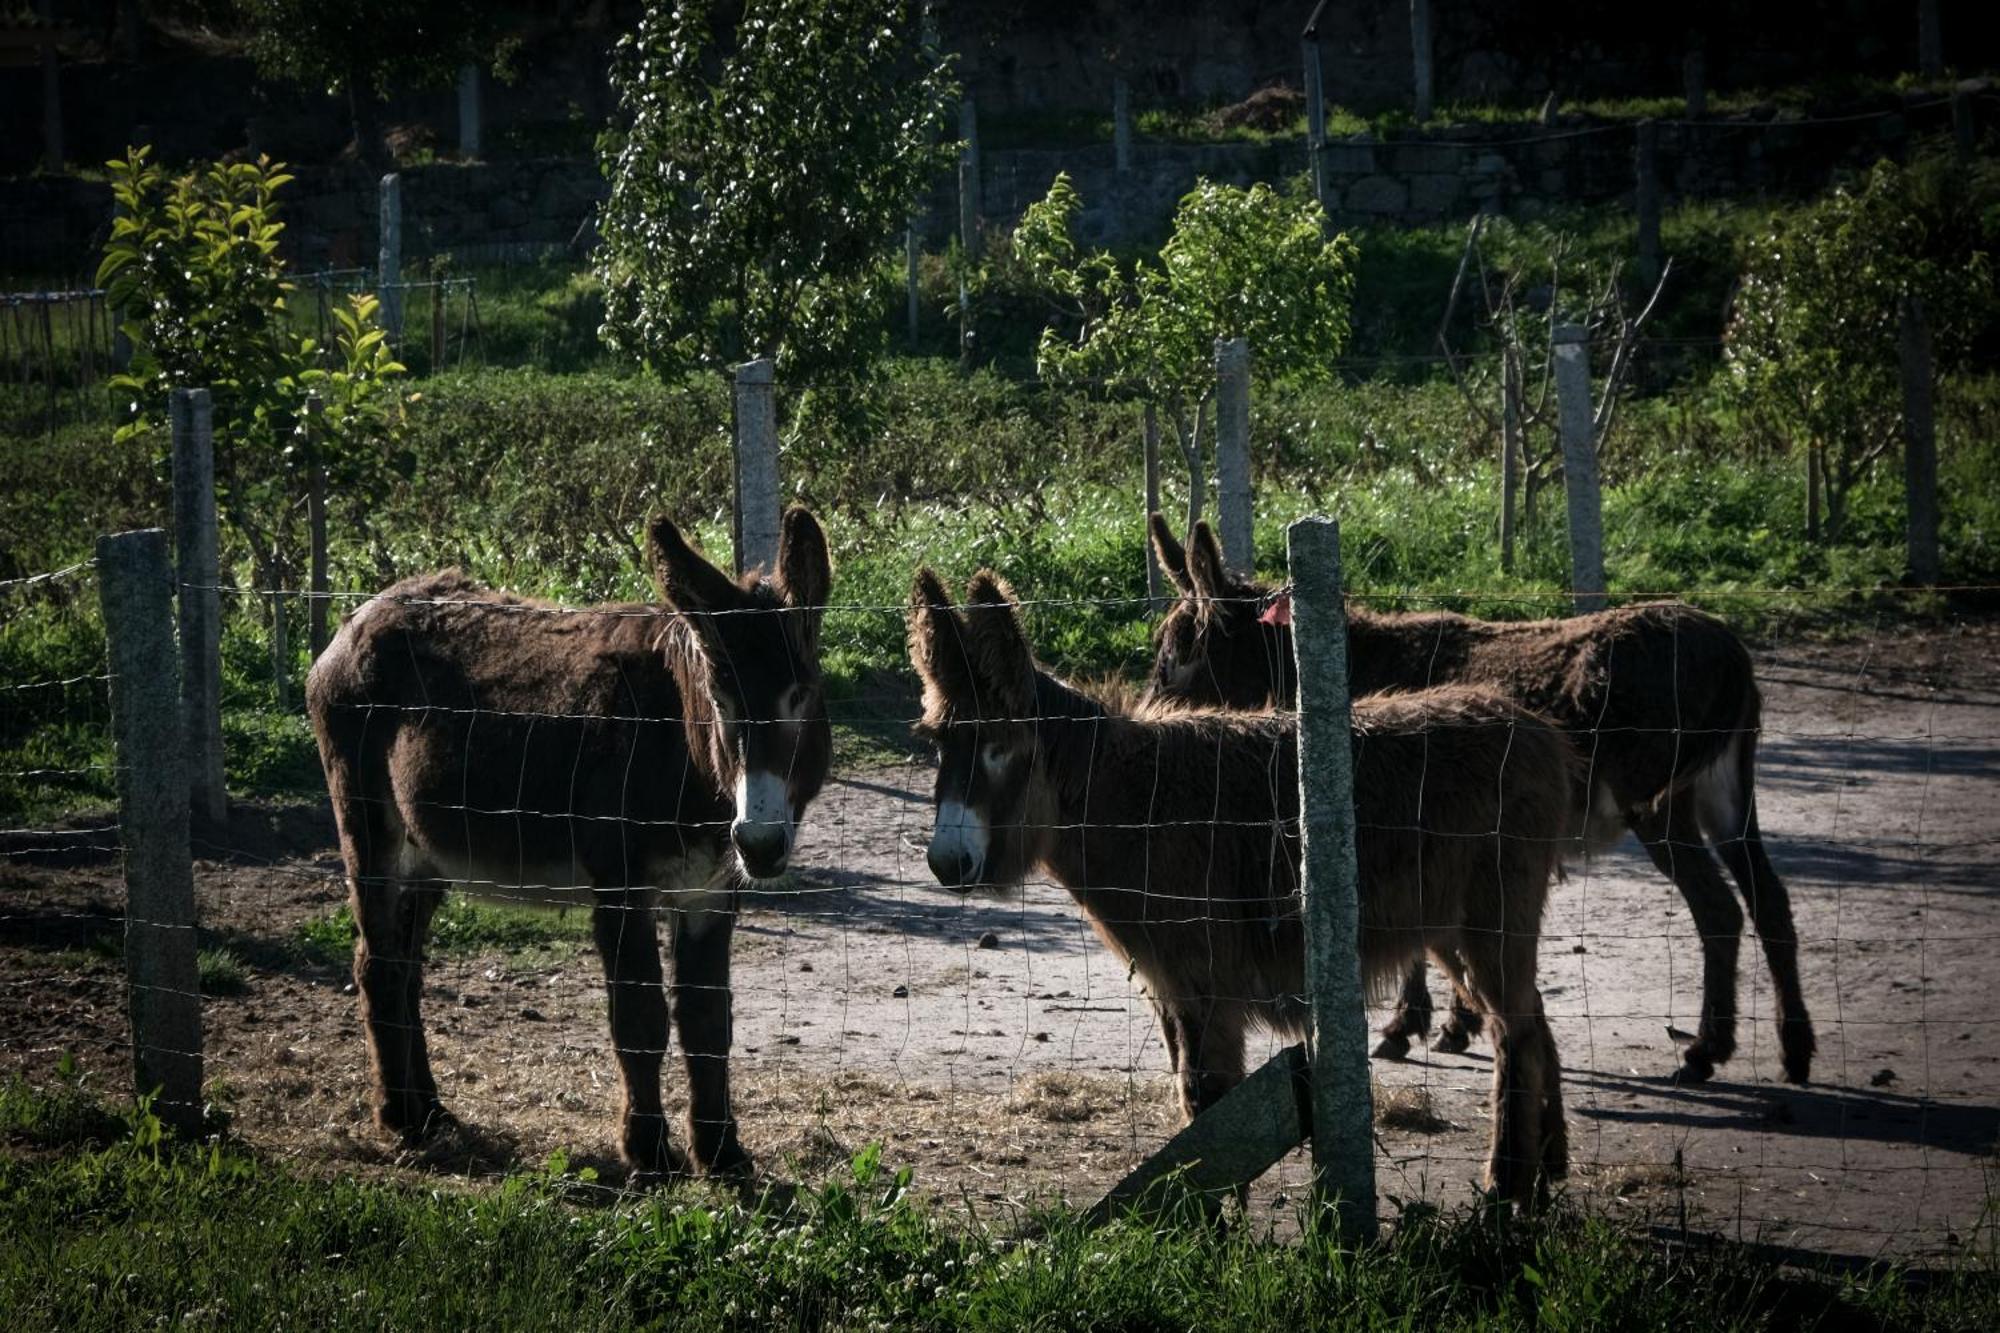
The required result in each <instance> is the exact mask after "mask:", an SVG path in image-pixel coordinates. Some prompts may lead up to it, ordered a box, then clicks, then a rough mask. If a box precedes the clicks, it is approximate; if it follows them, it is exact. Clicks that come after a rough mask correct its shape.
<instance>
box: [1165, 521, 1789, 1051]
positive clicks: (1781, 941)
mask: <svg viewBox="0 0 2000 1333" xmlns="http://www.w3.org/2000/svg"><path fill="white" fill-rule="evenodd" d="M1152 538H1153V551H1154V554H1155V556H1156V557H1157V558H1158V560H1159V562H1160V565H1161V567H1162V568H1163V569H1164V570H1165V571H1166V572H1167V575H1168V577H1170V578H1171V579H1172V580H1173V581H1174V583H1175V585H1176V586H1177V587H1178V588H1179V589H1180V591H1181V597H1180V599H1179V600H1178V601H1177V602H1176V603H1175V605H1174V607H1173V609H1172V610H1171V611H1169V612H1168V614H1167V617H1166V619H1165V620H1164V621H1163V622H1162V623H1161V624H1160V626H1159V628H1158V629H1157V631H1155V635H1154V640H1155V644H1156V647H1157V656H1156V658H1155V661H1154V664H1153V679H1152V684H1151V685H1150V686H1149V688H1148V693H1149V694H1150V695H1151V696H1153V697H1157V698H1163V699H1179V700H1184V701H1187V702H1191V703H1197V704H1207V705H1226V706H1230V707H1237V708H1265V707H1269V706H1271V705H1272V704H1289V703H1290V702H1291V700H1292V699H1293V697H1294V696H1295V694H1296V691H1297V682H1296V681H1295V680H1294V679H1293V673H1294V665H1293V661H1292V631H1291V627H1290V625H1289V624H1288V623H1286V620H1287V617H1286V616H1285V614H1284V612H1285V611H1286V610H1287V609H1288V608H1289V601H1288V600H1286V599H1285V598H1284V595H1283V594H1282V593H1279V592H1277V591H1275V590H1273V589H1272V588H1270V587H1268V586H1267V585H1264V584H1260V583H1254V582H1249V581H1246V580H1243V579H1239V578H1236V577H1234V576H1233V575H1231V574H1229V573H1228V572H1227V571H1226V570H1225V569H1224V567H1223V563H1222V553H1221V551H1220V549H1219V548H1218V546H1217V544H1216V541H1215V536H1214V534H1213V533H1212V532H1211V531H1210V530H1209V528H1208V525H1207V524H1205V523H1198V524H1196V525H1195V529H1194V532H1193V533H1192V535H1191V536H1190V538H1189V541H1188V545H1187V548H1186V549H1185V550H1183V549H1182V547H1181V546H1180V544H1179V543H1178V542H1176V541H1175V540H1174V537H1173V532H1172V530H1171V529H1169V528H1168V527H1167V525H1166V522H1165V521H1164V520H1163V519H1162V518H1161V517H1160V515H1158V514H1154V515H1153V518H1152ZM1347 615H1348V639H1347V643H1348V649H1347V651H1348V684H1349V688H1350V689H1351V690H1352V691H1353V692H1354V694H1355V695H1356V696H1357V697H1359V696H1361V695H1364V694H1367V693H1369V692H1371V691H1374V690H1382V689H1416V688H1421V687H1423V686H1426V685H1432V684H1437V683H1441V682H1446V681H1467V682H1474V683H1479V684H1484V685H1491V686H1494V687H1496V688H1498V689H1501V690H1504V691H1505V692H1506V693H1507V694H1508V695H1509V696H1511V697H1512V698H1514V699H1515V700H1517V701H1518V702H1520V703H1523V704H1525V705H1527V706H1528V707H1529V708H1532V709H1534V710H1536V711H1537V712H1539V713H1542V714H1543V715H1545V716H1547V717H1548V718H1549V719H1550V720H1552V721H1553V722H1555V723H1556V724H1557V725H1558V726H1560V727H1562V728H1563V729H1564V730H1565V731H1567V732H1568V733H1569V735H1570V738H1571V739H1572V740H1573V741H1574V742H1575V743H1576V746H1577V748H1578V750H1579V751H1580V752H1581V755H1582V758H1583V760H1584V769H1583V773H1584V775H1585V776H1584V779H1583V780H1582V781H1581V782H1580V783H1579V785H1578V790H1577V794H1576V799H1577V814H1576V815H1575V816H1573V820H1574V822H1573V823H1572V824H1571V829H1572V831H1573V832H1576V833H1579V834H1581V835H1582V836H1583V837H1584V838H1586V839H1587V840H1588V841H1589V842H1590V843H1591V844H1594V845H1601V844H1603V843H1606V842H1609V841H1612V840H1615V839H1616V838H1617V837H1619V836H1620V835H1622V834H1623V833H1624V831H1625V830H1626V829H1627V828H1630V829H1631V830H1632V832H1634V833H1635V834H1637V835H1638V837H1639V841H1640V843H1641V844H1643V845H1644V846H1645V848H1646V851H1647V853H1648V854H1649V855H1650V856H1651V857H1652V858H1653V863H1654V864H1655V865H1656V866H1658V867H1659V869H1660V871H1661V873H1663V874H1665V875H1666V876H1667V877H1668V878H1670V879H1671V880H1673V882H1674V884H1675V886H1676V887H1678V888H1679V889H1680V891H1681V896H1682V897H1684V898H1686V899H1687V904H1688V910H1689V911H1690V912H1691V913H1693V915H1694V922H1695V929H1696V930H1697V931H1699V932H1700V935H1701V941H1702V962H1703V984H1702V1005H1701V1024H1700V1031H1699V1032H1697V1033H1696V1035H1695V1040H1694V1042H1693V1043H1692V1044H1691V1045H1690V1046H1689V1047H1688V1048H1687V1051H1686V1053H1685V1055H1684V1056H1683V1057H1682V1064H1681V1068H1680V1071H1679V1074H1678V1077H1679V1078H1681V1079H1683V1080H1687V1081H1691V1082H1696V1081H1700V1080H1702V1079H1706V1078H1708V1077H1709V1076H1710V1075H1711V1074H1713V1073H1714V1072H1715V1066H1716V1065H1718V1064H1721V1063H1722V1062H1723V1061H1724V1060H1727V1059H1728V1058H1729V1057H1730V1055H1731V1054H1732V1053H1733V1052H1734V1051H1735V1049H1736V955H1737V949H1738V947H1739V941H1740V940H1741V937H1742V934H1743V910H1742V908H1740V907H1738V906H1737V904H1736V899H1735V898H1734V896H1732V895H1731V893H1730V891H1729V886H1728V884H1727V883H1726V882H1725V881H1724V880H1723V878H1722V875H1721V874H1720V873H1719V872H1718V871H1717V870H1716V867H1715V860H1714V856H1720V857H1721V858H1722V861H1723V864H1724V865H1726V866H1728V867H1729V872H1730V874H1731V875H1732V876H1734V878H1735V880H1736V886H1737V888H1738V889H1739V890H1740V891H1741V893H1742V895H1743V899H1744V901H1745V902H1747V903H1748V904H1749V907H1750V915H1751V919H1752V920H1753V921H1754V922H1755V923H1756V926H1757V934H1758V936H1759V938H1761V939H1762V940H1763V942H1764V956H1765V959H1766V960H1767V961H1768V962H1769V964H1770V968H1771V980H1772V983H1773V985H1774V986H1775V987H1776V989H1777V996H1778V1039H1779V1045H1780V1048H1781V1050H1782V1053H1783V1057H1784V1069H1785V1077H1786V1078H1787V1079H1789V1080H1791V1081H1792V1082H1794V1083H1803V1082H1805V1081H1806V1079H1807V1078H1808V1076H1809V1075H1810V1073H1811V1070H1812V1057H1813V1049H1814V1041H1813V1029H1812V1019H1811V1018H1810V1017H1808V1016H1807V1014H1806V1004H1805V997H1804V996H1803V995H1802V994H1801V993H1800V989H1799V965H1798V937H1797V934H1796V932H1795V931H1794V929H1793V926H1792V903H1791V897H1790V895H1789V894H1788V893H1787V892H1786V891H1785V884H1784V881H1783V880H1781V879H1779V878H1778V872H1777V871H1776V870H1774V869H1773V868H1772V866H1771V861H1770V858H1769V857H1767V856H1766V855H1765V854H1764V840H1763V836H1762V834H1761V833H1760V832H1759V830H1758V827H1757V787H1756V780H1757V734H1758V729H1759V726H1760V725H1761V718H1762V715H1763V704H1762V701H1761V698H1760V696H1759V695H1758V692H1757V678H1756V675H1755V673H1754V672H1753V670H1752V668H1751V664H1750V654H1749V652H1748V650H1746V649H1745V648H1744V646H1743V642H1742V640H1740V639H1738V638H1737V637H1736V635H1735V634H1734V633H1733V632H1731V630H1730V629H1729V627H1728V626H1726V625H1724V624H1723V623H1722V622H1721V621H1719V620H1717V619H1715V617H1713V616H1710V615H1705V614H1704V613H1702V612H1700V611H1697V610H1695V609H1694V608H1693V607H1690V606H1685V605H1682V604H1681V603H1678V602H1654V603H1647V604H1645V605H1640V606H1629V607H1621V608H1618V609H1615V610H1611V611H1600V612H1598V613H1596V614H1594V615H1585V616H1575V617H1571V618H1568V619H1563V620H1535V621H1524V622H1517V623H1494V622H1490V621H1483V620H1472V619H1469V618H1467V617H1465V616H1459V615H1452V614H1449V613H1446V612H1431V613H1423V614H1407V615H1385V614H1380V613H1377V612H1373V611H1369V610H1368V609H1367V608H1365V607H1363V606H1361V605H1360V604H1359V603H1356V602H1353V601H1350V602H1349V603H1348V606H1347ZM1704 839H1705V840H1704ZM1711 851H1712V852H1713V854H1714V855H1713V856H1712V855H1711ZM1430 1007H1431V1000H1430V992H1429V991H1428V990H1427V989H1426V988H1425V986H1424V971H1423V964H1422V963H1421V962H1419V963H1418V964H1417V965H1416V966H1414V967H1413V968H1411V970H1410V974H1409V976H1408V977H1407V978H1406V979H1405V986H1404V989H1403V997H1402V1001H1401V1003H1400V1004H1399V1005H1398V1007H1397V1010H1396V1016H1395V1017H1394V1019H1392V1020H1391V1021H1390V1023H1389V1025H1388V1027H1387V1028H1385V1029H1384V1030H1383V1038H1382V1044H1381V1045H1380V1046H1379V1047H1377V1048H1376V1054H1378V1055H1383V1056H1389V1057H1401V1056H1402V1055H1405V1054H1407V1053H1408V1051H1409V1047H1410V1039H1411V1037H1413V1036H1422V1035H1423V1034H1424V1033H1426V1032H1427V1031H1428V1030H1429V1027H1430ZM1477 1027H1478V1021H1477V1016H1476V1015H1472V1014H1468V1013H1467V1012H1466V1011H1465V1008H1464V1006H1463V1005H1462V1004H1461V1005H1459V1006H1457V1007H1456V1010H1455V1012H1454V1014H1453V1018H1452V1020H1451V1021H1450V1022H1448V1023H1447V1024H1446V1026H1445V1030H1444V1032H1443V1033H1442V1034H1440V1039H1439V1041H1438V1043H1437V1045H1438V1048H1439V1049H1442V1050H1463V1049H1465V1043H1466V1040H1467V1035H1468V1033H1469V1032H1470V1031H1476V1030H1477Z"/></svg>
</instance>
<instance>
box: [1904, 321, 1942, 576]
mask: <svg viewBox="0 0 2000 1333" xmlns="http://www.w3.org/2000/svg"><path fill="white" fill-rule="evenodd" d="M1902 317H1903V318H1902V336H1901V340H1900V341H1901V351H1902V362H1903V495H1904V499H1905V501H1906V503H1907V504H1908V506H1909V520H1908V541H1909V578H1910V581H1911V582H1912V583H1917V584H1921V585H1923V586H1925V587H1934V586H1936V584H1937V581H1938V577H1939V572H1940V562H1939V559H1938V498H1937V425H1936V417H1935V414H1934V412H1933V411H1932V402H1931V330H1930V323H1929V321H1928V320H1926V319H1925V318H1924V307H1923V302H1921V301H1919V300H1917V299H1916V298H1915V297H1909V296H1906V297H1904V298H1903V311H1902Z"/></svg>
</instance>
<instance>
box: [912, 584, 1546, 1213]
mask: <svg viewBox="0 0 2000 1333" xmlns="http://www.w3.org/2000/svg"><path fill="white" fill-rule="evenodd" d="M910 658H911V661H912V662H913V663H914V664H915V665H916V668H917V673H918V675H919V676H921V677H922V679H923V685H924V721H923V729H924V730H925V731H926V732H928V733H929V734H930V735H931V736H932V737H933V738H934V739H935V740H936V742H937V745H938V757H939V767H938V778H937V792H936V805H937V825H936V830H935V832H934V834H933V835H932V838H931V844H930V866H931V871H932V873H933V874H935V875H936V876H937V878H938V880H939V882H940V883H942V884H945V885H948V886H950V887H953V888H958V889H969V888H973V887H979V886H985V887H994V888H999V887H1004V886H1008V885H1013V884H1017V883H1019V882H1020V881H1021V879H1022V877H1023V876H1024V875H1026V874H1028V873H1029V872H1030V871H1031V870H1034V869H1036V868H1040V869H1041V870H1043V871H1045V872H1046V873H1047V874H1049V875H1050V876H1051V877H1053V878H1054V879H1056V880H1057V881H1059V882H1060V883H1062V884H1064V885H1065V886H1067V887H1068V889H1069V891H1070V894H1071V895H1072V896H1073V897H1074V898H1075V899H1076V901H1077V904H1078V905H1079V906H1080V907H1081V908H1082V909H1083V912H1084V915H1085V916H1086V917H1088V918H1089V920H1090V923H1091V925H1092V926H1093V927H1094V928H1095V929H1096V931H1097V933H1098V934H1099V935H1100V936H1101V937H1102V938H1103V939H1104V942H1105V943H1106V944H1107V945H1108V946H1109V947H1110V948H1111V949H1112V950H1113V951H1114V952H1116V953H1117V954H1118V955H1120V956H1121V957H1122V958H1124V959H1126V960H1128V961H1129V962H1130V963H1131V965H1132V966H1133V967H1134V968H1135V969H1136V970H1137V972H1138V974H1139V976H1140V977H1141V978H1142V979H1143V980H1144V982H1145V986H1146V990H1147V992H1148V994H1149V996H1150V997H1151V1000H1152V1003H1153V1007H1154V1010H1155V1011H1156V1012H1157V1013H1158V1015H1159V1019H1160V1030H1161V1034H1162V1036H1163V1038H1164V1040H1165V1043H1166V1048H1167V1053H1168V1057H1169V1059H1170V1060H1171V1061H1172V1064H1173V1067H1174V1071H1175V1075H1176V1079H1177V1083H1178V1087H1179V1092H1180V1099H1181V1107H1182V1109H1183V1111H1185V1112H1186V1113H1187V1115H1189V1116H1190V1117H1192V1116H1193V1115H1195V1114H1196V1113H1198V1112H1200V1111H1201V1110H1202V1109H1203V1108H1205V1107H1207V1106H1209V1105H1210V1104H1212V1103H1213V1102H1214V1101H1215V1100H1216V1099H1217V1098H1218V1097H1220V1096H1221V1095H1222V1094H1223V1093H1224V1092H1226V1091H1228V1090H1229V1089H1230V1088H1231V1087H1233V1086H1234V1085H1235V1084H1236V1083H1238V1082H1239V1081H1241V1079H1242V1077H1243V1044H1244V1035H1245V1032H1246V1029H1248V1028H1249V1027H1251V1026H1252V1025H1257V1026H1261V1027H1263V1028H1266V1029H1268V1030H1271V1031H1274V1032H1278V1033H1281V1034H1284V1035H1286V1036H1290V1037H1300V1036H1302V1035H1303V1034H1304V1031H1305V1021H1306V1009H1305V996H1304V988H1305V977H1304V972H1305V941H1304V937H1303V934H1302V930H1301V926H1300V921H1299V838H1298V809H1299V786H1298V743H1297V736H1296V730H1295V725H1294V721H1293V719H1292V718H1290V717H1285V716H1280V715H1278V714H1274V713H1268V712H1267V713H1262V714H1252V713H1235V712H1220V711H1195V710H1191V709H1187V708H1184V707H1182V706H1180V705H1175V704H1140V705H1139V706H1137V707H1136V708H1128V707H1126V706H1124V705H1121V704H1120V703H1119V702H1117V701H1116V700H1113V699H1107V698H1104V697H1101V696H1098V695H1093V694H1088V693H1085V692H1083V691H1081V690H1078V689H1076V688H1074V687H1073V686H1070V685H1068V684H1065V683H1064V682H1062V681H1060V680H1058V679H1056V678H1055V677H1054V676H1052V675H1050V674H1049V673H1048V672H1047V671H1044V670H1042V669H1041V668H1039V667H1038V666H1037V665H1036V664H1035V661H1034V657H1033V654H1032V651H1031V650H1030V648H1029V646H1028V642H1027V639H1026V638H1025V637H1024V636H1023V634H1022V631H1021V626H1020V623H1019V621H1018V620H1017V619H1016V618H1015V611H1014V606H1013V595H1012V594H1011V593H1010V592H1009V591H1008V590H1007V588H1006V587H1005V585H1004V584H1002V583H1001V582H1000V581H999V580H998V579H996V578H995V577H994V576H992V575H991V574H985V573H982V574H979V575H977V576H975V577H974V578H973V580H972V583H971V585H970V587H969V589H968V598H967V604H966V606H965V608H964V609H963V610H956V609H954V608H953V607H952V606H951V603H950V600H949V595H948V594H947V593H946V592H945V589H944V587H943V585H941V584H940V583H939V582H938V580H937V578H936V577H935V576H934V575H933V574H931V572H930V571H929V570H924V571H923V572H921V573H920V574H919V575H918V576H917V580H916V586H915V589H914V590H913V592H912V594H911V607H910ZM1354 756H1355V779H1354V786H1355V817H1356V821H1357V825H1358V829H1357V849H1356V850H1357V855H1358V858H1359V863H1360V871H1361V884H1360V897H1361V962H1362V971H1363V975H1364V976H1367V977H1371V978H1377V979H1379V978H1382V977H1385V976H1390V975H1400V974H1401V970H1402V968H1403V967H1404V965H1405V964H1406V963H1407V962H1408V961H1409V960H1410V959H1412V958H1421V957H1422V955H1423V951H1424V950H1425V949H1426V948H1431V949H1434V950H1440V951H1443V952H1445V953H1446V954H1447V956H1449V957H1450V958H1451V959H1453V960H1454V961H1457V960H1462V961H1463V980H1464V984H1465V985H1466V986H1467V987H1468V989H1469V990H1470V992H1471V994H1472V996H1473V997H1474V998H1475V999H1476V1000H1477V1002H1478V1003H1479V1004H1480V1005H1481V1006H1482V1007H1483V1008H1484V1010H1485V1013H1486V1015H1487V1018H1488V1020H1489V1021H1490V1022H1491V1023H1492V1024H1493V1026H1494V1028H1495V1029H1496V1030H1497V1032H1498V1042H1497V1046H1496V1057H1495V1059H1494V1097H1493V1143H1492V1149H1491V1153H1490V1156H1489V1158H1488V1162H1487V1170H1488V1183H1489V1184H1490V1185H1491V1186H1492V1188H1493V1189H1494V1190H1495V1192H1496V1193H1498V1194H1499V1195H1500V1196H1501V1197H1503V1198H1508V1199H1522V1198H1525V1197H1528V1196H1529V1195H1530V1194H1531V1193H1533V1192H1541V1191H1545V1190H1546V1187H1547V1184H1548V1182H1549V1181H1551V1180H1554V1179H1557V1178H1560V1177H1561V1176H1562V1174H1563V1172H1564V1169H1565V1167H1566V1165H1567V1162H1568V1147H1567V1135H1566V1133H1565V1130H1564V1126H1563V1118H1562V1089H1561V1084H1560V1081H1559V1080H1560V1069H1559V1067H1558V1063H1557V1059H1556V1051H1555V1043H1554V1040H1553V1039H1552V1037H1551V1036H1550V1033H1549V1029H1548V1025H1547V1023H1546V1022H1545V1021H1544V1019H1543V1016H1542V999H1541V992H1540V991H1538V990H1537V989H1536V986H1535V949H1536V941H1537V936H1538V933H1539V931H1540V927H1541V917H1542V904H1543V901H1544V899H1545V898H1546V896H1547V892H1548V886H1549V881H1550V877H1551V876H1552V875H1553V874H1554V873H1555V868H1556V864H1557V862H1558V860H1559V859H1560V855H1561V849H1560V847H1559V846H1558V842H1559V840H1560V838H1561V837H1562V831H1563V825H1564V821H1565V819H1566V818H1567V812H1568V806H1569V787H1570V783H1571V780H1572V779H1571V773H1570V768H1571V765H1572V764H1573V763H1574V758H1573V756H1572V754H1571V751H1570V747H1569V745H1568V744H1567V742H1565V741H1564V739H1563V737H1562V735H1561V733H1560V732H1558V731H1556V730H1555V729H1554V728H1553V727H1551V726H1549V725H1548V724H1547V723H1546V722H1543V721H1542V720H1541V719H1539V718H1537V717H1535V716H1534V715H1533V714H1531V713H1528V712H1526V711H1524V710H1523V709H1521V708H1519V707H1517V706H1516V705H1514V704H1512V703H1510V702H1508V701H1507V700H1506V699H1505V698H1504V697H1503V696H1501V695H1500V694H1499V693H1498V692H1496V691H1493V690H1486V689H1479V688H1476V687H1472V686H1447V687H1442V688H1439V689H1435V690H1424V691H1418V692H1413V693H1409V694H1401V695H1378V696H1376V697H1374V698H1372V699H1364V700H1361V701H1360V702H1358V703H1357V704H1356V705H1355V708H1354Z"/></svg>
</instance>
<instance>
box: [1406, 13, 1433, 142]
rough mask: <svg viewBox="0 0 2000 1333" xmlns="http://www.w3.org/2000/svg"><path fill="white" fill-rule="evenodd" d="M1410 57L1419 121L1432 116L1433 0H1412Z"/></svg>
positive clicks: (1422, 121)
mask: <svg viewBox="0 0 2000 1333" xmlns="http://www.w3.org/2000/svg"><path fill="white" fill-rule="evenodd" d="M1410 57H1411V61H1412V64H1413V69H1412V71H1411V72H1412V75H1413V80H1412V81H1413V84H1414V88H1415V92H1416V98H1415V101H1416V116H1417V123H1418V124H1419V125H1421V124H1423V123H1424V122H1425V121H1427V120H1429V119H1430V118H1431V111H1432V109H1433V102H1432V100H1431V98H1432V94H1431V0H1410Z"/></svg>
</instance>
